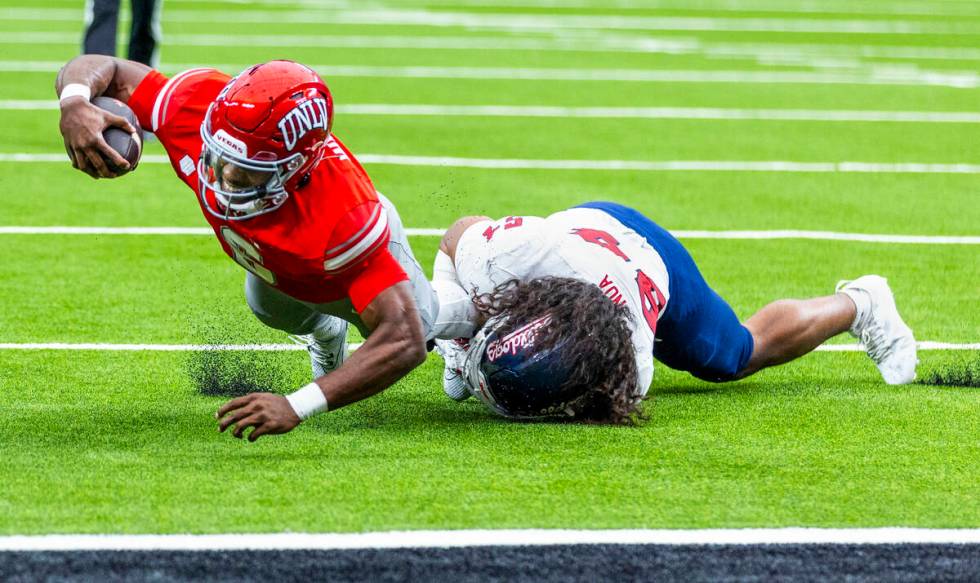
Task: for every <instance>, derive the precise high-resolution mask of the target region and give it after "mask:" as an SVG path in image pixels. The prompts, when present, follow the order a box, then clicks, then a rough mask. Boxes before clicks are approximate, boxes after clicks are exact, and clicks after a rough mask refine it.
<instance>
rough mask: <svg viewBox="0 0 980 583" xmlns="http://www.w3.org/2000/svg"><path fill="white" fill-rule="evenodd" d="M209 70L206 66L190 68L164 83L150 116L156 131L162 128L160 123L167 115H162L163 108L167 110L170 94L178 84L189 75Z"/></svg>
mask: <svg viewBox="0 0 980 583" xmlns="http://www.w3.org/2000/svg"><path fill="white" fill-rule="evenodd" d="M207 70H208V69H206V68H198V69H189V70H187V71H184V72H183V73H178V74H177V75H174V76H173V77H171V78H170V80H168V81H167V84H166V85H164V86H163V89H161V90H160V93H158V94H157V100H156V102H155V103H154V104H153V115H152V116H151V117H150V122H151V125H152V126H153V131H154V132H155V131H157V130H158V129H159V128H160V124H161V123H163V120H164V118H165V116H164V115H161V110H163V111H164V112H165V111H166V106H167V103H168V102H169V101H170V94H171V93H173V90H174V89H176V87H177V84H178V83H179V82H180V81H183V80H184V79H186V78H187V77H188V76H189V75H192V74H194V73H200V72H201V71H207Z"/></svg>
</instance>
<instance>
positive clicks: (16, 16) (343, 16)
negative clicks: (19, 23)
mask: <svg viewBox="0 0 980 583" xmlns="http://www.w3.org/2000/svg"><path fill="white" fill-rule="evenodd" d="M214 14H215V12H214V11H207V10H182V9H177V10H167V11H165V12H164V13H163V22H164V24H167V23H170V24H175V23H183V22H188V23H200V22H207V21H208V20H209V19H210V18H213V17H214ZM81 17H82V11H81V10H68V9H60V8H4V9H0V20H29V21H32V22H39V21H40V22H43V21H71V22H74V21H80V20H81ZM221 20H222V22H223V23H224V24H226V25H227V24H232V23H255V24H266V23H269V22H277V23H298V24H308V25H316V24H329V25H333V26H337V25H359V26H392V25H401V26H418V27H439V28H447V27H451V28H465V29H469V30H480V29H483V30H492V31H529V30H531V31H545V32H550V31H555V30H563V29H584V30H636V31H700V32H767V33H792V34H822V33H827V34H852V35H866V34H870V35H877V34H890V35H925V34H928V35H975V34H980V25H978V24H977V23H976V22H972V21H970V20H968V19H964V20H945V21H931V20H897V19H887V20H886V19H882V20H872V19H859V18H847V19H842V18H825V19H824V18H819V19H810V18H785V17H773V18H762V17H727V16H726V17H709V16H633V15H630V16H623V15H577V14H520V13H489V12H449V11H441V10H439V11H431V10H400V9H380V10H358V9H354V10H345V9H341V10H315V9H304V10H279V11H261V10H249V11H227V12H223V13H222V14H221Z"/></svg>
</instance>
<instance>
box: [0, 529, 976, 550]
mask: <svg viewBox="0 0 980 583" xmlns="http://www.w3.org/2000/svg"><path fill="white" fill-rule="evenodd" d="M977 543H980V529H965V528H964V529H938V528H937V529H931V528H902V527H892V528H735V529H698V530H669V529H663V530H551V529H527V530H441V531H440V530H420V531H401V532H398V531H395V532H366V533H333V534H312V533H310V534H307V533H275V534H210V535H191V534H173V535H154V534H143V535H124V534H118V535H91V534H90V535H42V536H5V537H0V551H22V552H23V551H123V550H125V551H215V550H222V551H226V550H284V549H295V550H299V549H395V548H458V547H485V546H503V545H507V546H525V545H527V546H549V545H585V544H591V545H595V544H650V545H757V544H977Z"/></svg>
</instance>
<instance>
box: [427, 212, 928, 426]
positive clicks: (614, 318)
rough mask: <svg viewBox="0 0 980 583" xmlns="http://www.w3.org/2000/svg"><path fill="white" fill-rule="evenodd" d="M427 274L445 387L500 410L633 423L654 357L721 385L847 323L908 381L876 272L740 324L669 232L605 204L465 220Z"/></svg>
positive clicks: (907, 362) (892, 314) (904, 336)
mask: <svg viewBox="0 0 980 583" xmlns="http://www.w3.org/2000/svg"><path fill="white" fill-rule="evenodd" d="M433 280H434V281H433V287H434V288H435V290H436V292H437V295H438V296H439V303H440V310H439V316H438V319H437V322H436V326H435V328H436V335H437V337H438V340H437V346H438V349H439V351H440V353H441V354H442V355H443V357H444V358H445V360H446V370H445V382H444V388H445V390H446V393H447V394H448V395H449V396H450V397H452V398H454V399H457V400H462V399H465V398H468V397H469V396H471V395H475V396H476V397H478V398H479V399H480V400H482V401H483V402H484V403H485V404H486V405H488V406H489V407H490V408H491V409H492V410H494V411H496V412H497V413H499V414H501V415H504V416H507V417H513V418H543V417H544V418H546V417H559V418H561V417H566V418H568V417H571V418H576V419H579V420H584V421H592V422H600V423H616V424H622V423H631V422H633V421H635V420H636V419H637V418H638V416H640V415H641V412H640V408H639V407H640V402H641V401H642V398H643V396H644V395H645V394H646V392H647V390H648V388H649V386H650V382H651V381H652V379H653V359H654V357H656V358H657V360H659V361H660V362H661V363H663V364H665V365H667V366H669V367H671V368H674V369H678V370H684V371H687V372H689V373H691V374H692V375H694V376H696V377H698V378H700V379H704V380H707V381H712V382H725V381H732V380H737V379H740V378H743V377H746V376H748V375H751V374H753V373H755V372H757V371H759V370H761V369H763V368H766V367H769V366H774V365H778V364H783V363H786V362H789V361H791V360H793V359H795V358H798V357H800V356H802V355H804V354H806V353H808V352H810V351H812V350H813V349H815V348H816V347H817V346H819V345H820V344H822V343H823V342H824V341H826V340H827V339H829V338H831V337H833V336H836V335H837V334H840V333H842V332H846V331H850V332H851V333H852V334H853V335H855V336H857V337H859V338H861V340H862V341H863V342H864V344H865V346H866V348H867V351H868V354H869V356H870V357H871V358H872V359H873V360H874V362H875V364H876V365H877V366H878V368H879V370H880V372H881V374H882V376H883V377H884V379H885V381H886V382H887V383H889V384H903V383H909V382H911V381H912V380H913V379H914V378H915V366H916V364H917V360H916V345H915V339H914V338H913V336H912V331H911V330H910V329H909V327H908V326H907V325H906V324H905V323H904V322H903V321H902V318H901V317H900V316H899V314H898V311H897V309H896V307H895V301H894V298H893V296H892V293H891V290H890V289H889V287H888V284H887V282H886V281H885V279H884V278H882V277H879V276H876V275H867V276H863V277H860V278H858V279H856V280H854V281H850V282H841V283H840V284H838V289H837V293H835V294H833V295H828V296H823V297H817V298H811V299H806V300H795V299H783V300H778V301H775V302H773V303H770V304H769V305H767V306H765V307H764V308H762V309H761V310H759V311H758V312H757V313H755V314H754V315H753V316H751V317H750V318H748V319H747V320H746V321H745V322H744V323H742V322H739V320H738V318H737V317H736V315H735V313H734V312H733V311H732V309H731V308H730V307H729V306H728V304H727V303H726V302H725V301H724V300H723V299H722V298H721V297H720V296H719V295H718V294H717V293H715V292H714V291H713V290H712V289H711V288H710V287H709V286H708V285H707V283H706V282H705V281H704V278H703V277H702V276H701V274H700V272H699V271H698V268H697V266H696V265H695V264H694V260H693V259H692V258H691V256H690V255H689V254H688V253H687V251H686V250H685V249H684V247H683V246H682V245H681V244H680V242H679V241H678V240H677V239H675V238H674V237H673V236H671V235H670V234H669V233H668V232H667V231H666V230H665V229H663V228H662V227H660V226H658V225H657V224H655V223H654V222H653V221H651V220H650V219H648V218H646V217H644V216H643V215H641V214H640V213H639V212H637V211H635V210H633V209H630V208H628V207H624V206H622V205H619V204H615V203H608V202H595V203H587V204H584V205H581V206H579V207H575V208H572V209H569V210H566V211H562V212H559V213H555V214H553V215H551V216H548V217H546V218H541V217H532V216H509V217H505V218H503V219H500V220H492V219H490V218H488V217H464V218H462V219H460V220H458V221H457V222H456V223H455V224H454V225H453V226H452V227H451V228H450V229H449V231H447V233H446V235H445V236H444V237H443V240H442V242H441V244H440V250H439V253H438V255H437V258H436V262H435V273H434V277H433Z"/></svg>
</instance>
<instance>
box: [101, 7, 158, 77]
mask: <svg viewBox="0 0 980 583" xmlns="http://www.w3.org/2000/svg"><path fill="white" fill-rule="evenodd" d="M119 1H120V0H87V1H86V3H85V10H86V21H87V22H88V26H87V27H86V29H85V36H84V40H83V42H82V52H83V53H85V54H96V55H115V54H116V25H117V23H118V21H119ZM157 2H163V0H130V6H131V7H132V11H133V22H132V26H131V28H130V34H129V55H128V58H129V60H131V61H139V62H140V63H145V64H147V65H150V66H155V65H156V63H155V62H154V61H155V60H156V59H155V53H156V50H157V40H158V39H157V36H156V35H157V31H158V30H159V23H158V22H155V19H157V18H159V14H158V12H156V11H155V10H154V8H155V4H156V3H157Z"/></svg>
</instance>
